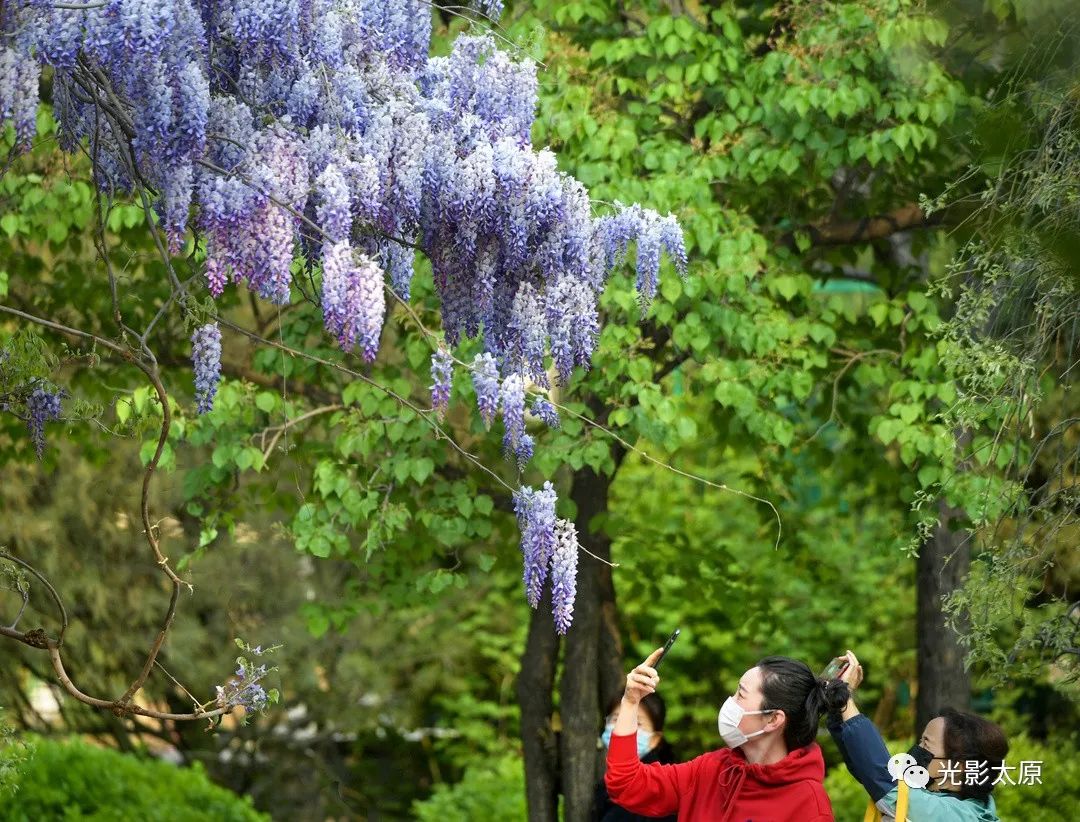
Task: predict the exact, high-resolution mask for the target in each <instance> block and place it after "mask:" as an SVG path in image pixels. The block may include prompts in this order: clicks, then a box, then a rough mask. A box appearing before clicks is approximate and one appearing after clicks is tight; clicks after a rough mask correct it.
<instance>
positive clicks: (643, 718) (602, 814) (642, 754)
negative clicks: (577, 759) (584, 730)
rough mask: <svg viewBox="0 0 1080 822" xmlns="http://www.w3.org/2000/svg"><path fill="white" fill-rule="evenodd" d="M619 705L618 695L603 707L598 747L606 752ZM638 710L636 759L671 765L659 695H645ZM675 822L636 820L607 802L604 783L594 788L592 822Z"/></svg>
mask: <svg viewBox="0 0 1080 822" xmlns="http://www.w3.org/2000/svg"><path fill="white" fill-rule="evenodd" d="M621 703H622V693H618V694H616V695H615V696H614V697H613V698H612V699H611V701H610V702H609V703H608V706H607V720H606V722H605V724H604V731H603V733H602V734H601V735H600V744H601V745H603V747H604V750H605V751H606V750H607V747H608V745H609V744H610V742H611V731H612V729H613V728H614V727H615V720H616V719H618V717H619V705H620V704H621ZM641 708H642V709H643V710H641V711H640V712H639V713H638V731H637V746H638V758H639V759H641V761H642V763H643V764H645V765H648V764H649V763H650V762H660V763H661V764H664V765H670V764H672V763H674V762H675V761H676V760H675V751H674V750H672V748H671V745H670V744H668V741H667V739H666V738H665V737H664V720H665V718H666V717H667V707H666V706H665V705H664V700H663V699H662V698H661V697H660V694H649V695H648V696H647V697H645V698H644V699H642V700H641ZM658 818H659V820H660V822H675V817H674V816H662V817H655V816H639V815H638V814H636V813H631V812H630V811H628V810H626V809H624V808H620V807H619V806H618V805H616V804H615V803H614V802H612V801H611V797H610V796H608V792H607V787H605V785H604V780H603V779H601V780H600V784H599V785H597V786H596V799H595V801H594V802H593V820H594V822H646V820H648V822H656V820H657V819H658Z"/></svg>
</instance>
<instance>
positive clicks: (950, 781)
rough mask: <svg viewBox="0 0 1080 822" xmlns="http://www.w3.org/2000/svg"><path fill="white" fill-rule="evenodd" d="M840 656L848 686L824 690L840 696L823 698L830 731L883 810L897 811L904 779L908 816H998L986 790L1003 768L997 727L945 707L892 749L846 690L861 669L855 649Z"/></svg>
mask: <svg viewBox="0 0 1080 822" xmlns="http://www.w3.org/2000/svg"><path fill="white" fill-rule="evenodd" d="M846 656H847V661H848V667H847V670H846V671H845V672H844V674H843V675H842V676H841V677H840V678H841V680H843V681H844V682H846V683H847V685H848V688H847V689H843V688H838V689H828V690H827V692H826V693H827V695H828V694H832V693H835V694H837V695H838V697H839V698H838V700H837V702H836V703H834V704H831V705H829V715H828V721H827V724H828V728H829V733H830V734H832V738H833V739H834V740H835V741H836V744H837V746H838V747H839V748H840V752H841V753H842V754H843V756H844V762H845V763H846V764H847V767H848V770H849V771H850V772H851V774H852V776H854V777H855V778H856V779H858V780H859V782H861V783H862V786H863V787H864V788H865V789H866V792H867V793H868V794H869V795H870V799H871V800H872V801H873V802H874V804H875V805H876V806H877V808H878V810H880V811H881V814H882V817H883V818H884V819H893V818H895V816H896V798H897V785H898V783H899V780H900V779H904V781H905V782H906V783H907V785H908V786H909V788H911V790H910V791H909V793H908V797H909V798H908V811H907V822H999V819H998V815H997V810H996V809H995V807H994V797H993V796H991V793H992V792H993V790H994V785H995V784H996V782H997V781H999V780H1000V779H1002V778H1005V777H1007V774H1008V771H1007V770H1006V768H1005V755H1006V754H1007V753H1008V751H1009V743H1008V742H1007V741H1006V739H1005V734H1004V733H1002V730H1001V728H999V727H998V726H997V725H995V724H994V723H993V722H990V721H988V720H986V719H983V718H982V717H979V716H975V715H974V714H968V713H962V712H961V711H954V710H951V709H946V710H944V711H942V712H941V714H940V715H939V716H936V717H934V718H933V719H931V720H930V721H929V722H928V723H927V725H926V728H925V730H923V733H922V737H921V738H920V739H919V741H918V743H916V744H915V745H914V746H912V748H911V750H910V751H908V753H907V754H899V755H897V756H890V755H889V751H888V749H887V748H886V747H885V742H884V740H882V738H881V733H880V732H879V731H878V729H877V728H876V727H875V726H874V723H873V722H871V721H870V719H869V718H868V717H866V716H863V715H862V714H861V713H859V709H858V708H857V707H856V706H855V701H854V699H852V698H851V697H850V696H849V695H848V692H849V690H850V691H851V692H853V691H854V690H855V689H856V688H857V687H859V683H860V682H862V676H863V672H862V666H861V665H860V664H859V660H858V659H856V657H855V654H853V653H852V652H851V651H848V652H847V655H846ZM969 771H970V773H969ZM1010 781H1011V780H1010Z"/></svg>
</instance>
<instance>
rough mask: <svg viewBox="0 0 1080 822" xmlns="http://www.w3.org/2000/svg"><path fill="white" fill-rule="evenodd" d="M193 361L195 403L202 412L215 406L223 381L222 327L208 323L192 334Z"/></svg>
mask: <svg viewBox="0 0 1080 822" xmlns="http://www.w3.org/2000/svg"><path fill="white" fill-rule="evenodd" d="M191 362H192V364H193V365H194V367H195V403H196V406H197V410H198V412H199V413H200V414H205V413H207V412H208V411H210V410H212V409H213V407H214V396H215V395H216V394H217V388H218V383H219V382H220V381H221V329H220V328H218V324H217V323H206V325H202V326H199V327H198V328H197V329H195V333H194V334H192V335H191Z"/></svg>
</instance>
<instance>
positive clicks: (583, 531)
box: [559, 468, 611, 822]
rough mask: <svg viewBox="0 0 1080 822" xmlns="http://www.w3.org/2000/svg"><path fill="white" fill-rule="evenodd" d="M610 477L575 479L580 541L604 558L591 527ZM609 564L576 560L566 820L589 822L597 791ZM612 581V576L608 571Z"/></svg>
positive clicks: (565, 707) (563, 707) (564, 745)
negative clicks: (603, 604)
mask: <svg viewBox="0 0 1080 822" xmlns="http://www.w3.org/2000/svg"><path fill="white" fill-rule="evenodd" d="M610 487H611V478H610V477H607V476H604V475H601V474H597V473H595V472H594V471H593V470H591V469H589V468H585V469H582V470H580V471H578V472H576V474H575V475H574V485H573V488H572V490H571V492H570V496H571V499H573V500H574V503H575V504H576V505H577V520H576V522H575V524H576V526H577V530H578V535H579V539H580V540H581V542H582V544H583V545H584V546H585V547H586V548H588V550H589V551H591V552H592V553H594V554H596V555H597V556H599V557H602V558H603V559H607V558H608V557H610V555H611V541H610V539H608V537H607V536H606V535H603V534H600V533H597V534H594V533H592V532H591V531H590V529H589V523H590V522H591V521H592V519H593V517H595V516H596V515H597V514H600V513H603V512H605V511H606V510H607V501H608V489H609V488H610ZM604 570H610V569H608V566H607V565H605V564H604V563H602V562H600V561H599V560H597V559H594V558H593V557H591V556H589V555H588V554H586V553H584V552H582V553H581V554H580V555H579V556H578V573H577V598H576V599H575V604H574V624H573V625H572V626H571V628H570V631H569V632H568V633H567V635H566V658H565V661H564V665H563V677H562V684H561V697H562V698H561V700H560V711H559V715H560V717H561V719H562V735H561V740H560V744H559V751H560V766H561V767H560V771H561V775H562V790H563V796H564V805H563V810H564V816H565V819H566V822H585V820H587V819H588V818H589V816H590V812H591V810H592V801H593V796H594V793H595V789H596V775H597V755H598V753H599V751H598V749H597V745H596V738H597V729H598V728H597V726H598V721H599V718H600V711H601V710H602V708H601V705H600V698H601V696H600V675H599V674H600V666H599V654H600V632H601V624H602V619H601V598H602V589H603V586H602V585H601V576H602V574H603V571H604ZM608 578H609V579H610V573H608Z"/></svg>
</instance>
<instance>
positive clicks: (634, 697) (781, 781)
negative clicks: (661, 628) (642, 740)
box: [604, 649, 847, 822]
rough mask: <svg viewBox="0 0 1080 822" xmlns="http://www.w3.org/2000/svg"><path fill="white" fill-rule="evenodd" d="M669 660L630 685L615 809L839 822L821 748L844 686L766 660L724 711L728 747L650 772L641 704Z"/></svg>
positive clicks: (722, 819)
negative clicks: (832, 693)
mask: <svg viewBox="0 0 1080 822" xmlns="http://www.w3.org/2000/svg"><path fill="white" fill-rule="evenodd" d="M660 653H661V649H657V650H656V651H654V652H653V653H652V654H651V655H650V656H649V658H648V659H646V660H645V661H644V662H643V663H642V664H641V665H638V666H637V667H636V668H634V670H632V671H631V672H630V673H629V674H628V675H627V677H626V689H625V691H624V693H623V698H622V705H621V706H620V708H619V717H618V720H617V721H616V723H615V728H614V731H613V733H612V735H611V745H610V746H609V747H608V758H607V774H606V775H605V777H604V782H605V784H606V785H607V789H608V794H609V795H610V796H611V798H612V800H613V801H614V802H616V803H617V804H618V805H621V806H622V807H624V808H626V809H627V810H630V811H633V812H634V813H639V814H644V815H646V816H664V815H665V814H672V813H678V815H679V817H678V818H679V822H832V819H833V813H832V807H831V806H830V805H829V797H828V796H827V795H826V794H825V788H824V787H823V786H822V784H821V783H822V780H823V779H824V778H825V760H824V759H823V758H822V756H821V748H819V747H818V745H817V743H816V742H815V741H814V738H815V737H816V736H817V728H818V722H819V721H820V719H821V715H822V714H823V713H824V712H825V705H826V700H825V691H826V688H830V689H833V688H837V689H841V688H847V686H846V685H845V684H844V683H842V682H831V683H829V682H826V681H825V680H822V679H818V678H817V677H815V676H814V674H813V672H812V671H811V670H810V669H809V668H808V667H807V666H806V665H805V664H804V663H802V662H799V661H798V660H794V659H789V658H787V657H782V656H770V657H766V658H765V659H763V660H761V662H759V663H758V664H757V665H756V666H755V667H753V668H751V669H750V670H749V671H747V672H746V673H745V674H743V675H742V678H741V679H740V680H739V687H738V690H736V692H735V693H734V694H733V695H732V696H730V697H728V699H727V701H726V702H725V703H724V706H723V708H721V709H720V716H719V719H718V726H719V729H720V736H721V737H723V739H724V742H725V743H726V744H727V747H725V748H720V749H719V750H715V751H710V752H709V753H706V754H702V755H701V756H699V757H698V758H697V759H694V760H692V761H690V762H686V763H683V764H680V765H659V764H653V765H643V764H642V763H641V762H640V761H639V760H638V756H637V744H636V734H637V712H638V703H639V702H640V701H641V699H642V698H643V697H644V696H645V695H646V694H651V693H653V692H654V691H655V690H656V686H657V684H658V683H659V682H660V677H659V676H657V674H656V670H655V669H654V668H653V667H652V665H653V663H654V662H655V661H656V660H657V658H658V657H659V656H660Z"/></svg>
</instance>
